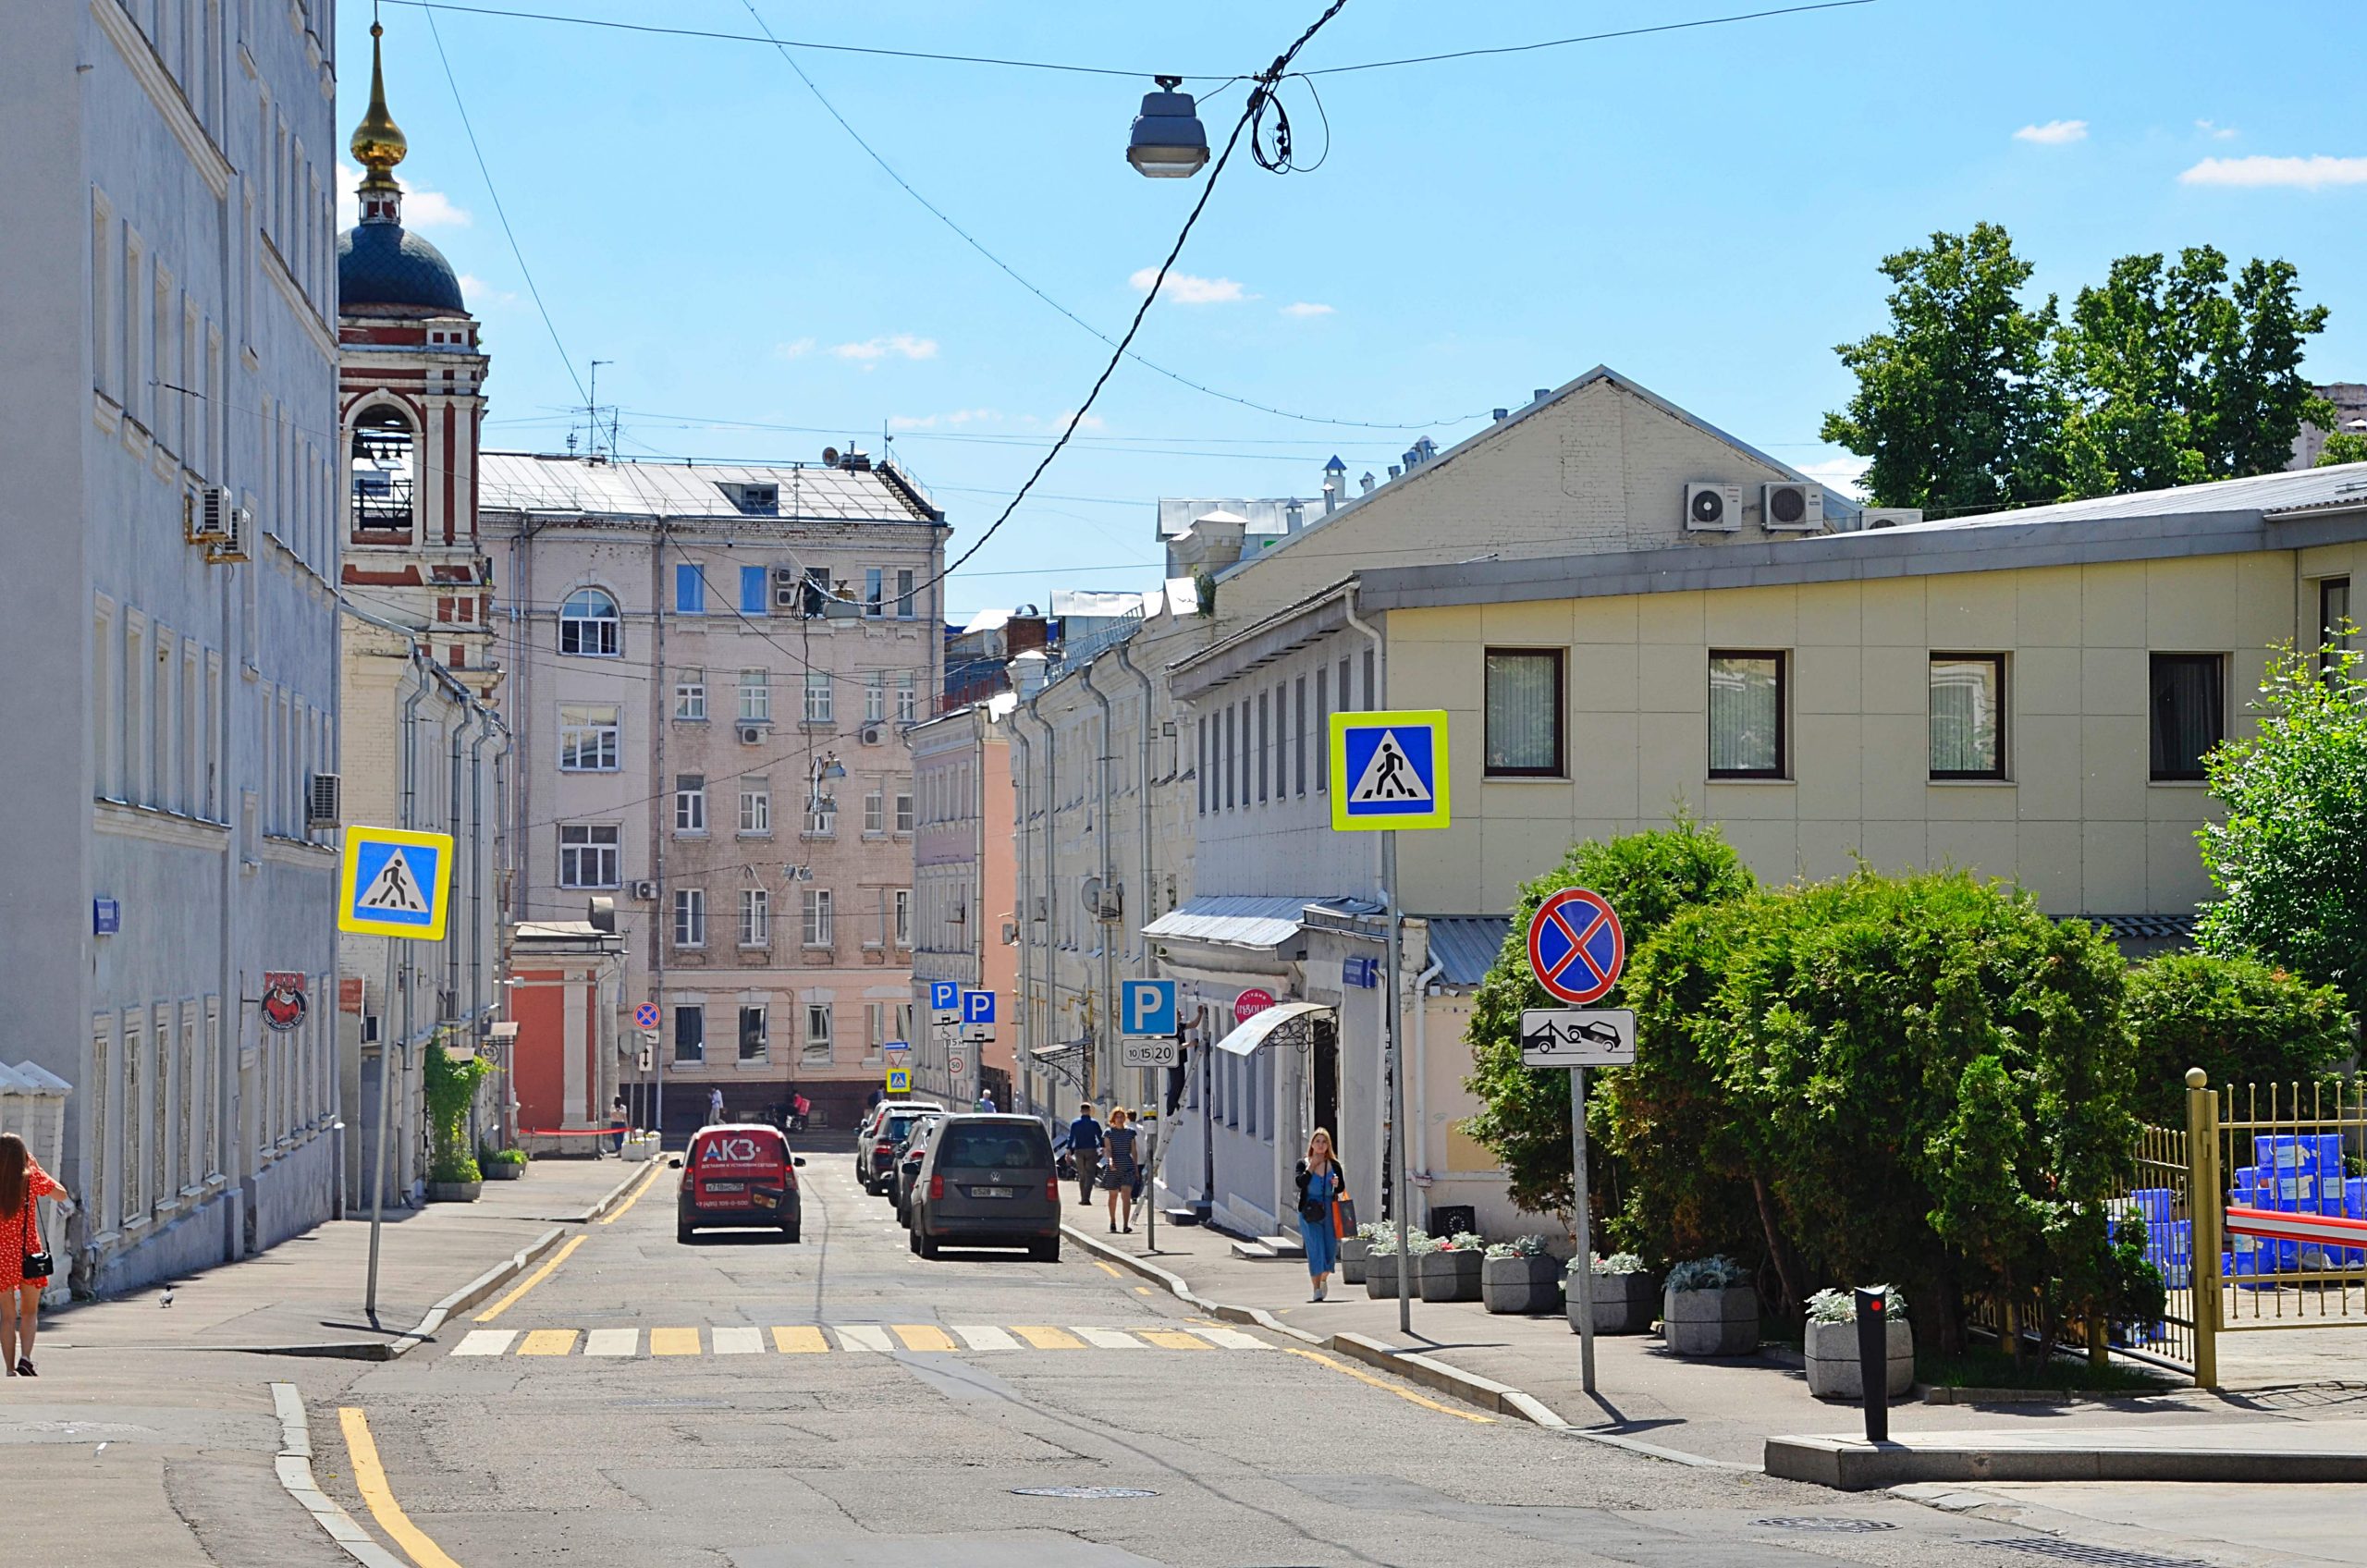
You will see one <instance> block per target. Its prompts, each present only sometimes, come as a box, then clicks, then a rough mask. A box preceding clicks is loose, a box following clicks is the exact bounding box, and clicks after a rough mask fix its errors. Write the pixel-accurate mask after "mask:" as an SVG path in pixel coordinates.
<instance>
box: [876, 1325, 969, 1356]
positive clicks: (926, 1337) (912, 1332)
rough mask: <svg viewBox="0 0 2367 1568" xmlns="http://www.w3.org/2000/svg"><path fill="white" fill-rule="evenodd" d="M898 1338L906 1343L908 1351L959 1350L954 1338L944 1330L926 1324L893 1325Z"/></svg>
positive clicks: (890, 1326) (892, 1327) (905, 1346)
mask: <svg viewBox="0 0 2367 1568" xmlns="http://www.w3.org/2000/svg"><path fill="white" fill-rule="evenodd" d="M889 1328H891V1329H895V1330H896V1337H897V1338H898V1339H900V1340H901V1341H904V1348H905V1349H906V1350H957V1349H959V1348H961V1347H959V1346H957V1345H956V1344H955V1343H954V1342H953V1336H952V1335H950V1334H949V1333H947V1332H946V1331H945V1330H944V1329H932V1328H930V1327H929V1326H928V1325H927V1324H926V1323H891V1324H889Z"/></svg>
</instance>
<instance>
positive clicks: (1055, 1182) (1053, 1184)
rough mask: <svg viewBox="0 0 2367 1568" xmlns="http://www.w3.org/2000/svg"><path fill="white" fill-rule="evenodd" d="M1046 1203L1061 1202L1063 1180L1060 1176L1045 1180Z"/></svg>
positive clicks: (1048, 1177)
mask: <svg viewBox="0 0 2367 1568" xmlns="http://www.w3.org/2000/svg"><path fill="white" fill-rule="evenodd" d="M1044 1201H1045V1202H1046V1203H1058V1202H1060V1201H1061V1179H1060V1178H1059V1177H1058V1176H1047V1177H1045V1178H1044Z"/></svg>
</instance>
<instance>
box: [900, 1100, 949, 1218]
mask: <svg viewBox="0 0 2367 1568" xmlns="http://www.w3.org/2000/svg"><path fill="white" fill-rule="evenodd" d="M944 1125H945V1118H943V1117H942V1116H924V1117H922V1118H921V1119H920V1120H919V1121H915V1122H914V1123H913V1130H912V1131H911V1132H910V1133H905V1134H904V1141H903V1142H902V1143H901V1144H900V1145H897V1148H896V1176H895V1182H896V1188H895V1193H894V1196H895V1199H896V1222H897V1223H898V1224H900V1225H907V1226H909V1225H910V1224H912V1222H913V1183H914V1182H915V1181H917V1180H919V1178H920V1173H921V1158H922V1157H923V1156H925V1155H926V1154H927V1153H928V1143H929V1134H930V1133H933V1132H935V1131H936V1130H937V1129H938V1128H939V1127H942V1126H944Z"/></svg>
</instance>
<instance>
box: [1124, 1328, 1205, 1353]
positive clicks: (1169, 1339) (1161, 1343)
mask: <svg viewBox="0 0 2367 1568" xmlns="http://www.w3.org/2000/svg"><path fill="white" fill-rule="evenodd" d="M1134 1332H1135V1333H1137V1334H1139V1335H1141V1336H1142V1337H1143V1338H1144V1339H1146V1340H1147V1341H1150V1342H1151V1343H1152V1344H1155V1345H1157V1346H1158V1347H1159V1349H1161V1350H1214V1349H1216V1348H1217V1347H1216V1346H1214V1345H1212V1344H1210V1343H1208V1341H1206V1340H1204V1339H1202V1338H1200V1337H1199V1336H1198V1335H1197V1334H1187V1333H1185V1332H1184V1330H1183V1329H1135V1330H1134Z"/></svg>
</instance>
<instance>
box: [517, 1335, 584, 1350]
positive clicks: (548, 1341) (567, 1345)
mask: <svg viewBox="0 0 2367 1568" xmlns="http://www.w3.org/2000/svg"><path fill="white" fill-rule="evenodd" d="M574 1348H575V1330H574V1329H535V1330H534V1331H533V1333H531V1334H529V1335H527V1336H526V1342H525V1343H523V1344H521V1345H520V1346H519V1347H518V1354H520V1355H565V1354H567V1353H568V1352H570V1351H571V1350H573V1349H574Z"/></svg>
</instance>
